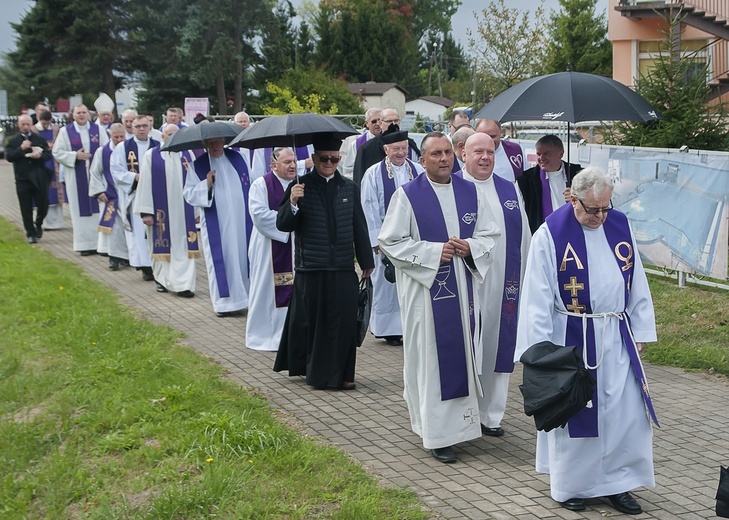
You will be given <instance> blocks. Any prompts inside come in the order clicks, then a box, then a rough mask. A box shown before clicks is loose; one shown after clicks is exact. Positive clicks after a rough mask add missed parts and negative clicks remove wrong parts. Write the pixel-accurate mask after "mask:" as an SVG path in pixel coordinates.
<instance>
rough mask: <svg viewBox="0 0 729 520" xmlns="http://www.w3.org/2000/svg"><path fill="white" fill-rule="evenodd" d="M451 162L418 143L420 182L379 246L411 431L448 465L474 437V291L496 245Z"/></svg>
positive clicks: (441, 141) (407, 193)
mask: <svg viewBox="0 0 729 520" xmlns="http://www.w3.org/2000/svg"><path fill="white" fill-rule="evenodd" d="M453 159H454V157H453V147H452V145H451V142H450V140H448V138H447V137H446V136H445V135H443V134H442V133H440V132H433V133H430V134H428V135H427V136H425V138H424V139H423V142H422V144H421V158H420V161H421V164H422V165H423V167H424V168H425V174H424V175H420V176H419V177H416V178H415V179H414V180H413V181H411V182H409V183H407V184H405V185H404V186H402V187H401V188H399V189H398V190H397V191H396V192H395V194H394V195H393V196H392V200H391V201H390V207H389V208H388V210H387V215H386V216H385V221H384V222H383V223H382V229H381V231H380V235H379V237H378V241H379V244H380V249H382V251H384V252H385V254H386V255H387V256H388V257H389V258H390V259H391V260H392V262H393V263H394V264H395V267H396V279H397V292H398V298H399V301H400V309H401V312H402V320H403V342H404V348H403V354H404V368H403V378H404V387H405V389H404V398H405V401H406V403H407V406H408V411H409V412H410V422H411V425H412V429H413V431H414V432H415V433H417V434H418V435H419V436H420V437H422V439H423V445H424V447H425V448H426V449H430V451H431V454H432V456H433V457H434V458H435V459H436V460H438V461H440V462H455V461H456V460H457V457H456V453H455V451H454V450H453V445H454V444H457V443H459V442H465V441H469V440H471V439H476V438H479V437H480V436H481V425H480V419H479V408H478V397H479V394H480V392H481V386H480V384H479V381H478V367H477V366H476V360H475V358H474V355H473V338H474V336H475V337H476V338H478V334H479V331H478V326H479V322H478V319H477V317H478V300H477V299H475V298H474V287H473V283H474V282H475V283H479V282H481V281H483V278H484V276H485V275H486V273H487V271H488V269H489V267H490V265H491V262H492V250H493V248H494V246H495V245H496V243H497V241H498V239H499V229H498V227H497V226H496V223H495V220H494V217H493V214H492V213H491V210H490V209H489V208H488V206H487V205H486V201H485V200H484V198H483V197H482V196H481V195H479V193H478V190H477V189H476V187H475V186H474V185H473V184H472V183H470V182H468V181H465V180H463V179H462V178H460V177H457V176H451V169H452V168H453Z"/></svg>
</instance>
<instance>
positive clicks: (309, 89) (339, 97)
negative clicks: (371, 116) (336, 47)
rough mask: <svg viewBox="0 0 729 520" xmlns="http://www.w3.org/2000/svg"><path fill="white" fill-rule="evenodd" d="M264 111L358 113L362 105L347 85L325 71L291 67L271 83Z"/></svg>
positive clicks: (267, 112)
mask: <svg viewBox="0 0 729 520" xmlns="http://www.w3.org/2000/svg"><path fill="white" fill-rule="evenodd" d="M261 105H262V110H263V112H264V113H265V114H287V113H289V112H292V111H294V112H303V111H304V110H309V111H311V112H315V113H319V114H359V113H361V112H363V108H362V105H360V103H359V101H357V99H356V98H355V97H354V96H353V95H352V94H351V93H350V92H349V89H348V88H347V84H346V83H345V82H344V81H342V80H339V79H334V78H332V77H331V76H329V75H328V74H327V73H325V72H324V71H322V70H319V69H315V68H311V67H308V68H302V67H300V68H298V69H295V70H290V71H289V72H288V73H287V74H286V75H284V77H283V78H281V79H280V80H278V81H277V82H276V84H275V85H274V84H271V83H269V84H268V85H267V86H266V90H265V91H264V92H263V93H262V96H261Z"/></svg>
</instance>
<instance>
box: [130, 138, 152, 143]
mask: <svg viewBox="0 0 729 520" xmlns="http://www.w3.org/2000/svg"><path fill="white" fill-rule="evenodd" d="M133 139H134V140H135V141H136V142H137V144H142V143H148V142H149V137H147V139H146V140H144V141H140V140H139V139H137V136H134V138H133Z"/></svg>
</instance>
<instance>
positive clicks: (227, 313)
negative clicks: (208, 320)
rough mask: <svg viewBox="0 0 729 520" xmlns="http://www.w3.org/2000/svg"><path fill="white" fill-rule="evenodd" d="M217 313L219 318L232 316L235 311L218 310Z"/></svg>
mask: <svg viewBox="0 0 729 520" xmlns="http://www.w3.org/2000/svg"><path fill="white" fill-rule="evenodd" d="M215 315H216V316H217V317H218V318H230V317H231V316H232V315H233V313H232V312H216V313H215Z"/></svg>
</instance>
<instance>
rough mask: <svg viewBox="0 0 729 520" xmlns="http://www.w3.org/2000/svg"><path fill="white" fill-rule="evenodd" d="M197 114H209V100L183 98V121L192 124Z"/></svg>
mask: <svg viewBox="0 0 729 520" xmlns="http://www.w3.org/2000/svg"><path fill="white" fill-rule="evenodd" d="M198 114H203V115H205V116H208V115H210V102H209V101H208V98H185V122H186V123H187V124H188V125H192V124H194V122H193V119H195V116H196V115H198Z"/></svg>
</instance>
